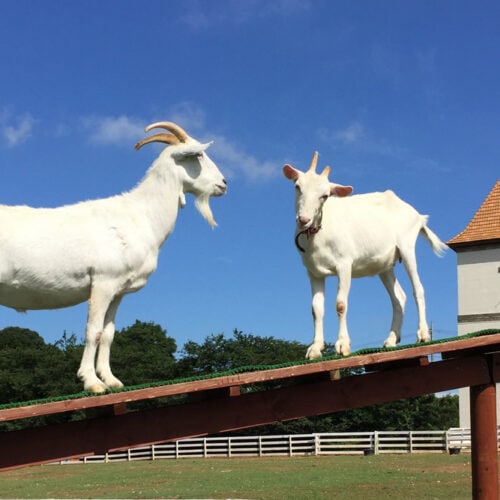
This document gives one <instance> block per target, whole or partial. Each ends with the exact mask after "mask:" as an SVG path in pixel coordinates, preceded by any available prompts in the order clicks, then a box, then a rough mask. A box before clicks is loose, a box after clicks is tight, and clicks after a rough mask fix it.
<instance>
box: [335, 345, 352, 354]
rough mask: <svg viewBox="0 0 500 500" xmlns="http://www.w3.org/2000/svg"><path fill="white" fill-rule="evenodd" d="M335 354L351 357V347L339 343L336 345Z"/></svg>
mask: <svg viewBox="0 0 500 500" xmlns="http://www.w3.org/2000/svg"><path fill="white" fill-rule="evenodd" d="M335 352H336V353H337V354H339V355H341V356H349V354H351V346H349V345H346V344H341V343H340V342H337V343H336V344H335Z"/></svg>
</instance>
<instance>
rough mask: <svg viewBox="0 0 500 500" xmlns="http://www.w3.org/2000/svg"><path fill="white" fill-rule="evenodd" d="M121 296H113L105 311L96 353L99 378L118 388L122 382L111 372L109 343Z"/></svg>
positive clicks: (111, 340)
mask: <svg viewBox="0 0 500 500" xmlns="http://www.w3.org/2000/svg"><path fill="white" fill-rule="evenodd" d="M121 300H122V297H115V298H114V299H113V300H112V302H111V304H110V305H109V308H108V310H107V312H106V316H105V318H104V329H103V331H102V335H101V340H100V342H99V349H98V353H97V362H96V370H97V375H98V376H99V378H100V379H101V380H102V381H103V382H104V383H105V384H106V386H107V387H109V388H112V389H118V388H120V387H123V384H122V382H121V381H120V380H118V379H117V378H116V377H115V376H114V375H113V373H112V372H111V366H110V363H109V357H110V351H111V344H112V343H113V338H114V335H115V316H116V311H117V309H118V306H119V305H120V302H121Z"/></svg>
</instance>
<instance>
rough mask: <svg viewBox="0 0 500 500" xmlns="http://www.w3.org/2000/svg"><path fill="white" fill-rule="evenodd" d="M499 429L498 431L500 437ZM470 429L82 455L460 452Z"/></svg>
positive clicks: (241, 440) (211, 440)
mask: <svg viewBox="0 0 500 500" xmlns="http://www.w3.org/2000/svg"><path fill="white" fill-rule="evenodd" d="M498 438H499V435H498V432H497V441H498ZM470 439H471V438H470V429H458V428H456V429H449V430H447V431H375V432H349V433H347V432H333V433H321V434H293V435H283V436H233V437H208V438H195V439H184V440H181V441H174V442H170V443H162V444H153V445H150V446H143V447H140V448H130V449H128V450H124V451H117V452H112V453H111V452H110V453H105V454H104V455H93V456H89V457H85V458H82V459H81V461H82V462H85V463H91V462H118V461H132V460H159V459H169V458H170V459H177V458H215V457H219V458H230V457H261V456H305V455H316V456H319V455H355V454H361V455H362V454H365V455H366V454H375V455H378V454H382V453H445V452H449V453H458V452H460V451H461V450H465V451H470V446H471V440H470Z"/></svg>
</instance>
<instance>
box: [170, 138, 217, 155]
mask: <svg viewBox="0 0 500 500" xmlns="http://www.w3.org/2000/svg"><path fill="white" fill-rule="evenodd" d="M211 144H212V142H207V143H206V144H200V143H193V144H183V143H181V144H179V145H177V146H175V151H172V156H173V157H174V158H185V157H187V156H196V155H199V154H200V153H203V151H205V149H207V148H208V147H209V146H210V145H211Z"/></svg>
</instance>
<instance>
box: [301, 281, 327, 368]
mask: <svg viewBox="0 0 500 500" xmlns="http://www.w3.org/2000/svg"><path fill="white" fill-rule="evenodd" d="M309 280H310V283H311V292H312V315H313V322H314V340H313V343H312V344H311V345H310V346H309V349H307V353H306V358H307V359H317V358H320V357H321V351H323V349H324V348H325V338H324V334H323V317H324V315H325V279H324V278H315V277H314V276H311V275H309Z"/></svg>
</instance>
